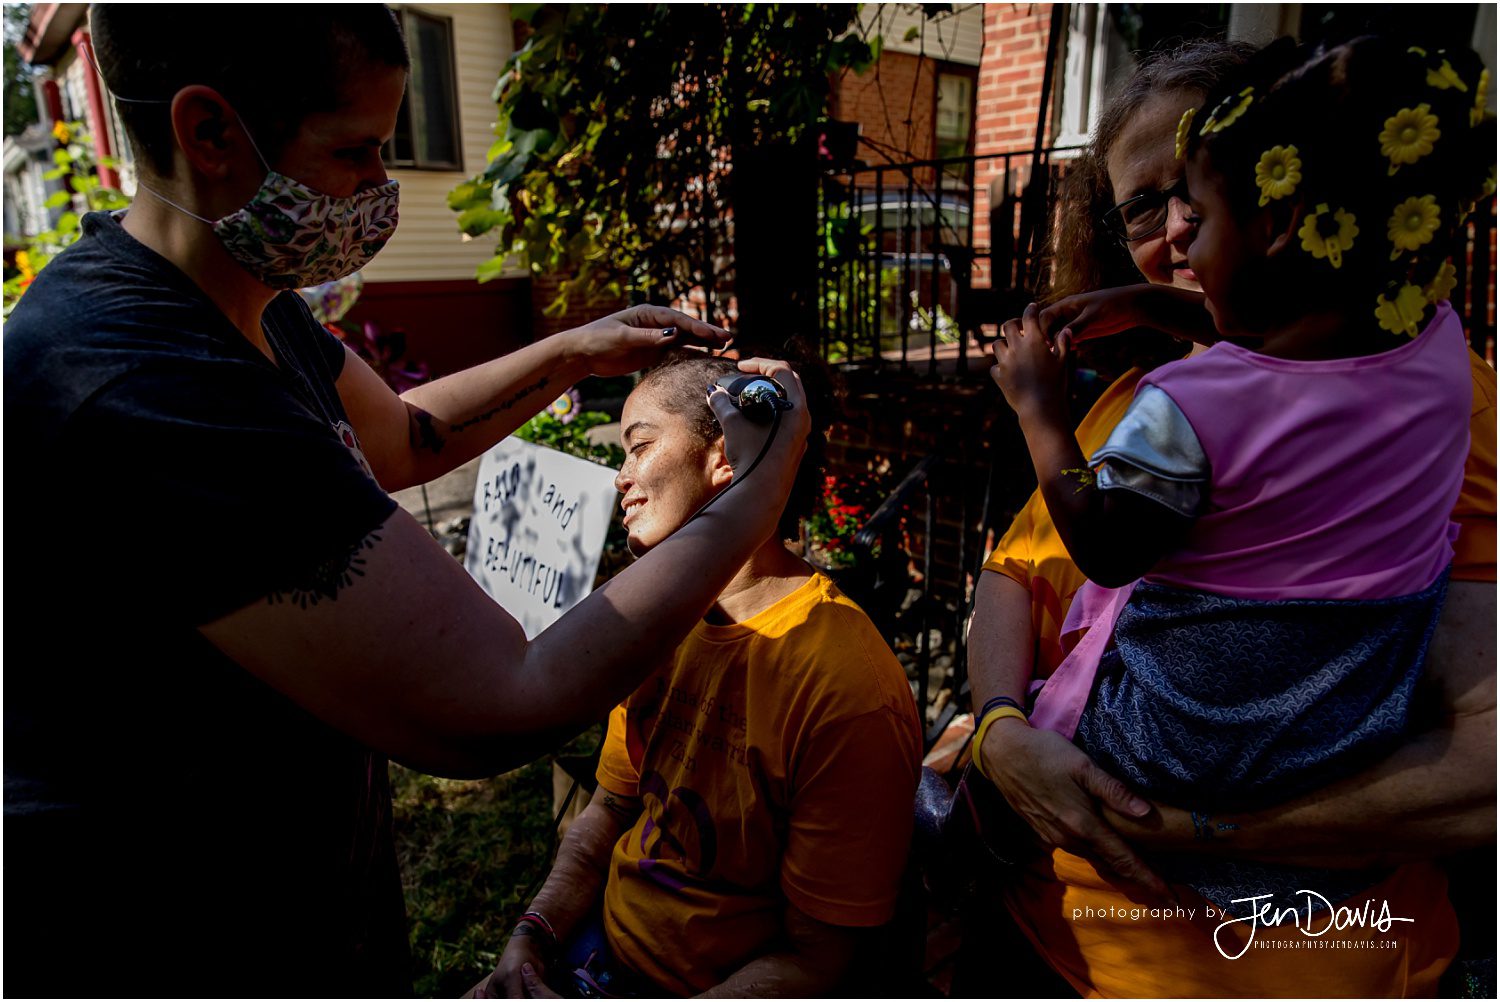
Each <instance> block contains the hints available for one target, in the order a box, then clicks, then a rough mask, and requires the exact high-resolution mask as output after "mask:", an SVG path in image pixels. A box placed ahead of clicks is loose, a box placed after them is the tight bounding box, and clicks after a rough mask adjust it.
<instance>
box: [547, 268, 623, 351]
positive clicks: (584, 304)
mask: <svg viewBox="0 0 1500 1002" xmlns="http://www.w3.org/2000/svg"><path fill="white" fill-rule="evenodd" d="M565 277H566V276H564V275H532V276H531V336H532V338H533V339H537V338H544V337H546V336H547V335H549V334H556V333H557V332H558V331H565V330H568V329H570V328H573V327H578V326H580V325H581V324H586V323H588V322H589V321H590V320H597V319H598V318H599V317H602V316H607V315H608V314H610V313H614V312H615V311H616V310H623V309H624V308H625V307H626V306H628V305H629V304H628V303H626V302H625V300H624V299H619V298H611V297H608V296H602V297H599V298H597V299H590V298H589V297H588V296H586V295H580V294H579V293H578V292H577V291H576V290H575V291H574V293H573V294H572V295H570V296H569V297H568V310H567V312H566V313H564V314H563V315H562V316H551V315H546V314H544V313H543V311H544V310H546V309H547V307H548V306H550V305H551V304H552V301H553V300H554V299H556V298H557V290H558V288H560V287H561V285H562V283H563V279H564V278H565Z"/></svg>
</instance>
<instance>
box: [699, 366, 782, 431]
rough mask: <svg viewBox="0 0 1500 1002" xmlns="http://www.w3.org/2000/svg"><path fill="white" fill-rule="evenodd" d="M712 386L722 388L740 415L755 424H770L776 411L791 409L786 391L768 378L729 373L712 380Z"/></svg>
mask: <svg viewBox="0 0 1500 1002" xmlns="http://www.w3.org/2000/svg"><path fill="white" fill-rule="evenodd" d="M714 385H715V386H720V387H723V389H724V391H725V392H727V393H728V394H729V398H730V400H732V401H733V402H734V405H735V406H736V407H738V408H739V409H740V413H741V414H743V415H745V417H747V418H749V419H750V420H751V421H754V422H755V423H756V424H770V423H771V421H772V419H774V418H775V417H776V412H777V411H788V410H791V409H792V403H791V401H789V400H788V399H787V398H786V390H784V389H783V388H782V386H781V384H780V383H778V382H777V381H776V380H774V379H772V378H771V377H770V376H752V375H750V374H748V373H743V372H731V373H728V374H727V375H724V376H720V377H719V378H718V379H716V380H714Z"/></svg>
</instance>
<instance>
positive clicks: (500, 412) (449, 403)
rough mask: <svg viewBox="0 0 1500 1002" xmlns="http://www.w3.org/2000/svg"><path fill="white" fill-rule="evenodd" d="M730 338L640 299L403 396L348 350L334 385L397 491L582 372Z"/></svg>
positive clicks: (489, 442)
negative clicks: (687, 342)
mask: <svg viewBox="0 0 1500 1002" xmlns="http://www.w3.org/2000/svg"><path fill="white" fill-rule="evenodd" d="M669 330H670V331H672V332H673V333H671V334H668V333H666V332H667V331H669ZM726 337H727V335H726V334H725V332H724V331H722V330H720V329H719V328H717V327H713V326H711V325H709V324H705V323H703V322H702V321H699V320H694V319H692V318H691V317H688V316H687V315H685V314H682V313H678V312H677V311H676V310H668V309H664V308H662V307H658V306H636V307H632V308H631V309H628V310H622V311H621V312H619V313H615V314H613V315H611V316H608V317H604V318H603V319H601V320H596V321H594V322H593V323H591V324H587V325H585V326H583V327H578V328H575V329H573V330H570V331H564V332H563V333H561V334H554V335H553V336H551V337H547V338H543V339H542V340H540V341H538V342H536V343H535V344H530V345H527V346H526V347H524V348H522V349H520V350H519V351H516V352H512V353H511V354H509V355H506V356H504V357H502V358H497V359H494V360H493V361H490V362H486V363H484V364H483V365H477V366H475V367H474V368H472V369H465V370H464V371H463V372H456V373H454V374H453V375H451V376H445V377H443V378H442V379H439V380H436V381H435V382H431V383H427V384H425V385H423V386H418V387H416V388H415V389H411V390H408V391H407V392H406V393H404V394H402V395H401V396H399V397H398V396H396V394H395V392H394V391H392V390H391V389H390V387H388V386H386V384H385V382H384V381H383V380H382V379H381V378H380V377H379V376H378V375H376V374H375V372H374V371H373V370H371V368H370V367H369V366H368V365H366V364H365V363H364V361H363V360H362V359H360V358H359V356H358V355H355V354H354V352H352V351H350V350H349V349H348V348H345V349H344V370H343V372H342V373H341V374H340V375H339V380H338V384H337V385H338V391H339V397H340V398H341V399H342V400H343V403H344V409H345V411H347V412H348V414H349V420H350V422H351V423H352V424H353V425H354V430H355V432H356V433H357V434H358V435H359V440H360V445H361V447H362V449H363V451H364V454H365V458H367V459H368V460H369V461H370V466H371V467H372V468H373V469H374V470H375V477H376V479H377V480H379V481H380V485H381V486H382V487H384V488H385V489H386V490H388V491H395V490H400V489H402V488H405V487H414V486H416V485H417V484H425V483H427V482H428V481H429V480H432V479H434V478H435V477H439V476H442V475H443V474H444V473H447V472H449V471H450V470H453V469H456V468H457V467H459V466H461V465H463V464H464V463H466V462H468V461H469V460H471V459H473V458H474V457H475V456H478V455H480V454H481V453H483V452H484V451H485V450H486V449H489V448H490V447H491V446H493V445H494V444H495V443H496V442H498V441H500V440H501V439H502V438H504V437H505V436H507V435H509V434H510V433H511V432H513V431H515V430H516V429H517V428H519V427H520V426H521V425H522V424H524V423H525V422H526V421H527V420H528V419H530V418H531V416H532V415H534V414H536V413H537V412H538V411H540V410H541V409H542V408H543V407H545V406H546V405H547V404H549V403H551V402H552V401H553V400H555V399H557V397H558V396H560V395H561V394H562V393H564V392H565V391H566V390H567V389H568V387H570V386H572V385H573V384H574V383H576V382H578V381H579V380H581V379H583V378H584V377H586V376H590V375H596V376H613V375H624V374H626V373H629V372H634V371H636V370H637V369H641V368H644V367H645V366H647V365H650V364H651V363H652V362H653V361H655V360H656V358H657V357H658V356H659V355H660V354H661V351H662V349H664V348H669V347H672V346H675V345H678V344H681V343H682V342H683V340H684V339H685V338H696V339H699V340H702V341H707V342H708V343H710V344H720V343H722V342H723V341H724V339H725V338H726Z"/></svg>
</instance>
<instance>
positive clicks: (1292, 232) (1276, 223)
mask: <svg viewBox="0 0 1500 1002" xmlns="http://www.w3.org/2000/svg"><path fill="white" fill-rule="evenodd" d="M1306 211H1307V207H1306V206H1305V205H1303V204H1302V199H1300V198H1284V199H1278V200H1276V201H1273V202H1272V203H1271V207H1270V210H1269V211H1267V212H1266V214H1265V218H1266V220H1267V224H1266V237H1267V239H1266V257H1275V256H1277V255H1278V254H1280V253H1282V252H1283V251H1284V250H1286V249H1287V248H1292V249H1295V248H1296V247H1297V246H1298V243H1299V241H1300V240H1301V237H1300V236H1299V235H1298V231H1299V230H1301V229H1302V220H1303V218H1304V217H1305V216H1306Z"/></svg>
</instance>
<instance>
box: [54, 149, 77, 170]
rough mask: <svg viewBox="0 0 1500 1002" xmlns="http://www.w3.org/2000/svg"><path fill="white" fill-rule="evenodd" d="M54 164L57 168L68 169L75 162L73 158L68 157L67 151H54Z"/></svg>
mask: <svg viewBox="0 0 1500 1002" xmlns="http://www.w3.org/2000/svg"><path fill="white" fill-rule="evenodd" d="M52 162H53V163H55V164H57V166H59V167H66V166H67V165H68V164H70V163H72V162H73V158H72V157H71V156H69V155H68V151H67V150H53V151H52Z"/></svg>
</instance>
